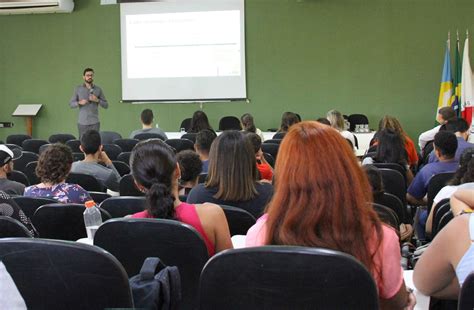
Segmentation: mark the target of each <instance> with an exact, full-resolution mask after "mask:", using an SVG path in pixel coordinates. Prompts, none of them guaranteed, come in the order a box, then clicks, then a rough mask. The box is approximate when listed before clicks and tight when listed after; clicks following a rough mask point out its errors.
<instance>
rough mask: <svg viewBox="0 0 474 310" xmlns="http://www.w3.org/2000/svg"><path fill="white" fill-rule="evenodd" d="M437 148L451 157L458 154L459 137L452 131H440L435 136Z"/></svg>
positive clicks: (442, 153) (444, 154) (447, 156)
mask: <svg viewBox="0 0 474 310" xmlns="http://www.w3.org/2000/svg"><path fill="white" fill-rule="evenodd" d="M434 147H435V150H438V151H439V152H440V153H441V155H443V156H445V157H446V158H448V159H451V158H453V157H454V155H455V154H456V149H457V148H458V139H457V138H456V135H454V133H452V132H450V131H446V130H443V131H439V132H438V133H437V134H436V135H435V138H434Z"/></svg>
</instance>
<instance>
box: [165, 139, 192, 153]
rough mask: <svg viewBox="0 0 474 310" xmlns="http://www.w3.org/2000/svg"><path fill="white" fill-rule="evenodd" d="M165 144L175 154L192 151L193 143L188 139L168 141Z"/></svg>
mask: <svg viewBox="0 0 474 310" xmlns="http://www.w3.org/2000/svg"><path fill="white" fill-rule="evenodd" d="M165 143H166V144H168V145H169V146H171V147H172V148H174V149H175V150H176V153H179V152H181V151H184V150H191V151H194V142H193V141H191V140H188V139H168V140H166V141H165Z"/></svg>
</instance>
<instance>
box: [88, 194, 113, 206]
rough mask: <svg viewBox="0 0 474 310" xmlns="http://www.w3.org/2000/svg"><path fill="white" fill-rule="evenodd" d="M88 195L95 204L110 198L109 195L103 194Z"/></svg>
mask: <svg viewBox="0 0 474 310" xmlns="http://www.w3.org/2000/svg"><path fill="white" fill-rule="evenodd" d="M89 195H90V196H91V198H92V200H94V201H95V203H96V204H100V203H101V202H102V201H104V200H106V199H109V198H110V197H112V196H111V195H110V194H107V193H104V192H89Z"/></svg>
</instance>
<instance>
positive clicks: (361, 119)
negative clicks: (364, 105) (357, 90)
mask: <svg viewBox="0 0 474 310" xmlns="http://www.w3.org/2000/svg"><path fill="white" fill-rule="evenodd" d="M348 121H349V123H350V127H349V131H354V130H355V128H356V125H358V124H367V125H368V124H369V119H368V118H367V116H365V115H364V114H351V115H349V117H348Z"/></svg>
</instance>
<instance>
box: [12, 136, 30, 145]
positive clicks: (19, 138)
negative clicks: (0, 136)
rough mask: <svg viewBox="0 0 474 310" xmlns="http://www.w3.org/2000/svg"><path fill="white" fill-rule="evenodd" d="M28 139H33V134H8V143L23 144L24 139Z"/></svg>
mask: <svg viewBox="0 0 474 310" xmlns="http://www.w3.org/2000/svg"><path fill="white" fill-rule="evenodd" d="M27 139H31V136H29V135H23V134H14V135H9V136H7V144H15V145H18V146H21V145H22V144H23V141H25V140H27Z"/></svg>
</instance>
